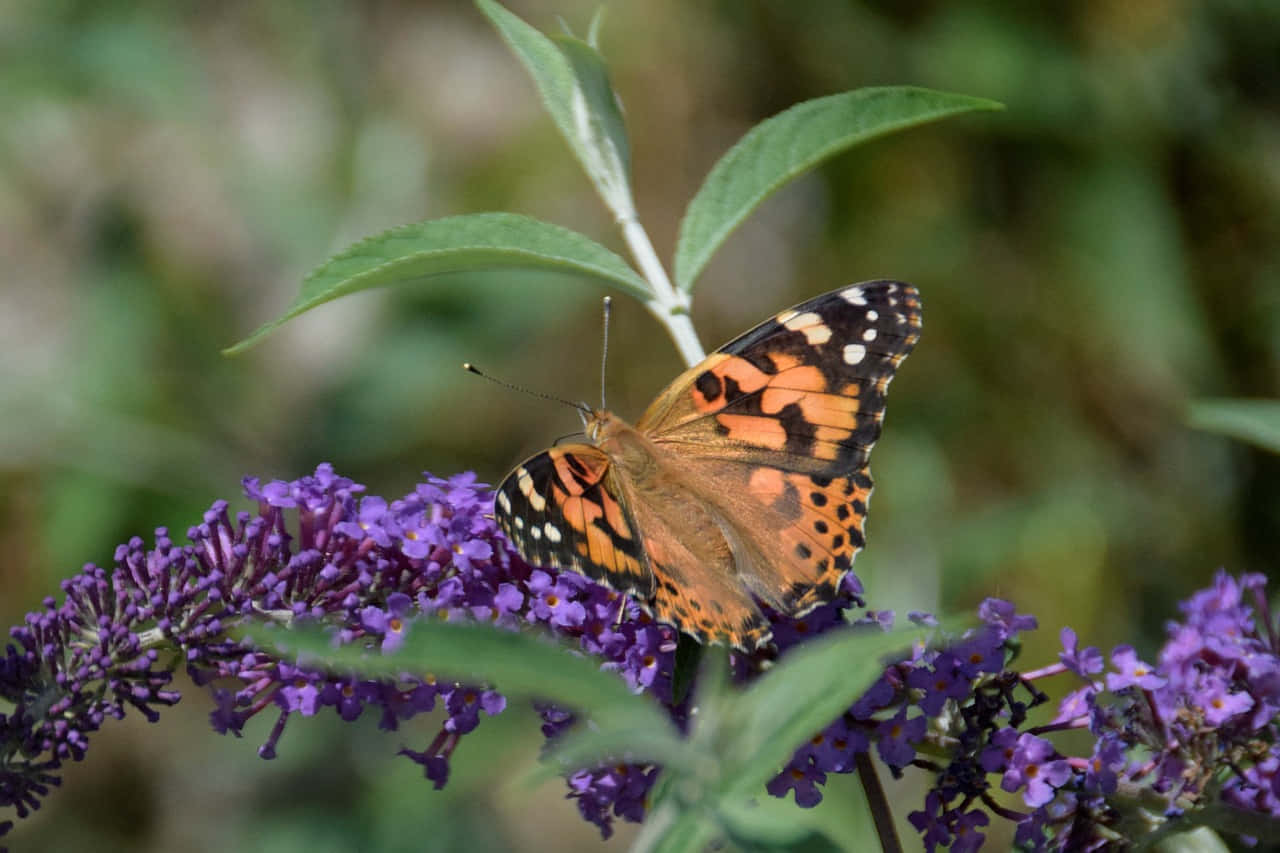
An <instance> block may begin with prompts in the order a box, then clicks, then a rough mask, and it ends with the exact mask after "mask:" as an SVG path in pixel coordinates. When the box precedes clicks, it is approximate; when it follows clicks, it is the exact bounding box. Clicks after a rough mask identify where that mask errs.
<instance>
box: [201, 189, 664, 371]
mask: <svg viewBox="0 0 1280 853" xmlns="http://www.w3.org/2000/svg"><path fill="white" fill-rule="evenodd" d="M497 268H524V269H541V270H556V271H560V272H563V273H566V274H568V275H572V276H576V277H579V278H583V279H586V280H588V281H593V282H595V283H597V284H603V285H606V286H611V287H616V288H619V289H621V290H623V291H625V292H628V293H631V294H632V295H634V296H636V297H637V298H639V299H642V300H643V299H648V298H649V297H650V296H651V293H650V291H649V287H648V285H647V284H646V283H645V281H644V279H642V278H641V277H640V276H639V275H638V274H637V273H636V272H635V270H633V269H632V268H631V267H630V266H628V265H627V262H626V261H624V260H623V259H622V258H620V257H619V256H618V255H616V254H615V253H613V252H611V251H609V250H608V249H606V248H605V247H604V246H601V245H600V244H599V243H597V242H595V241H594V240H592V239H590V238H589V237H586V236H584V235H582V234H579V233H577V232H576V231H571V230H569V229H568V228H562V227H560V226H559V225H552V224H551V223H549V222H542V221H540V220H537V219H531V218H530V217H527V216H519V215H516V214H512V213H477V214H471V215H467V216H450V217H446V218H444V219H433V220H430V221H427V222H418V223H415V224H412V225H403V226H401V227H399V228H393V229H391V230H390V231H385V232H383V233H381V234H378V235H375V236H373V237H369V238H367V239H365V240H362V241H360V242H359V243H356V244H355V245H353V246H351V247H350V248H348V249H346V250H344V251H342V252H339V253H338V254H337V255H335V256H333V257H332V258H330V259H329V260H328V261H326V262H325V263H323V264H321V265H320V266H319V267H317V268H316V269H314V270H312V271H311V273H309V274H308V275H307V277H306V278H305V279H304V280H303V282H302V288H301V290H299V292H298V296H297V298H295V299H294V301H293V304H292V305H290V306H289V309H288V310H287V311H285V313H284V314H283V315H281V316H280V317H278V318H276V319H275V320H272V321H270V322H268V323H265V324H264V325H263V326H262V327H261V328H259V329H258V330H257V331H255V332H254V333H253V334H252V335H250V336H249V337H247V338H245V339H244V340H243V341H240V342H239V343H238V344H235V345H234V346H231V347H229V348H227V349H226V350H224V351H223V352H224V354H226V355H235V354H238V353H241V352H243V351H245V350H247V349H249V348H250V347H252V346H254V345H255V344H257V343H258V342H259V341H261V340H262V338H263V337H265V336H266V335H268V334H270V333H271V332H273V331H274V330H275V329H277V328H278V327H279V326H281V325H282V324H283V323H285V322H286V321H288V320H290V319H292V318H294V317H296V316H298V315H299V314H301V313H303V312H304V311H308V310H310V309H312V308H314V307H316V306H317V305H322V304H324V303H325V302H329V301H331V300H334V299H337V298H338V297H340V296H345V295H347V294H349V293H355V292H357V291H360V290H367V289H369V288H372V287H389V286H392V285H403V284H413V283H417V282H421V281H423V280H425V279H428V278H432V277H435V276H443V275H449V274H453V273H464V272H473V271H476V270H491V269H497Z"/></svg>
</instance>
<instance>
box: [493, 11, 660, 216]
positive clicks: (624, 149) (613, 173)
mask: <svg viewBox="0 0 1280 853" xmlns="http://www.w3.org/2000/svg"><path fill="white" fill-rule="evenodd" d="M476 5H477V6H479V8H480V11H481V12H483V13H484V14H485V16H486V17H488V18H489V20H490V21H491V22H492V23H493V25H494V27H496V28H497V30H498V33H499V35H501V36H502V38H503V40H504V41H506V43H507V45H508V46H509V47H510V48H511V50H512V51H513V52H514V53H515V55H516V57H517V58H518V59H519V60H520V62H521V63H522V64H523V65H524V67H525V70H526V71H528V72H529V76H530V77H532V78H533V82H534V85H535V86H536V87H537V89H538V95H539V96H540V97H541V98H542V104H543V106H545V107H546V108H547V112H549V113H550V114H551V118H552V120H553V121H554V122H555V123H556V127H558V128H560V133H561V134H562V135H563V136H564V138H565V141H567V142H568V143H569V147H570V148H571V149H572V150H573V153H574V155H575V156H577V158H578V161H579V162H580V163H581V164H582V167H583V169H585V170H586V173H587V177H588V178H590V179H591V183H592V184H594V185H595V187H596V190H597V192H599V193H600V196H601V198H603V199H604V203H605V205H606V206H607V207H608V208H609V210H610V212H611V213H613V215H614V216H615V217H617V218H619V219H631V218H634V217H635V204H634V202H633V201H632V197H631V183H630V157H631V153H630V144H629V143H628V141H627V132H626V126H625V125H624V123H623V121H622V114H621V112H620V111H619V110H618V101H617V98H616V97H615V95H614V93H613V87H612V86H611V85H610V84H609V73H608V68H607V66H606V65H605V61H604V58H603V57H601V56H600V54H599V53H597V52H596V50H595V48H593V47H592V46H591V45H590V44H588V43H587V42H584V41H581V40H579V39H576V38H573V37H571V36H561V37H557V38H556V39H555V40H552V39H550V38H548V37H547V36H544V35H543V34H542V33H540V32H538V31H537V30H536V29H534V28H533V27H531V26H529V25H528V24H526V23H525V22H524V21H522V20H520V18H519V17H517V16H516V15H513V14H512V13H511V12H508V11H507V10H506V9H504V8H503V7H502V6H500V5H499V4H497V3H495V2H493V0H476ZM593 26H594V25H593Z"/></svg>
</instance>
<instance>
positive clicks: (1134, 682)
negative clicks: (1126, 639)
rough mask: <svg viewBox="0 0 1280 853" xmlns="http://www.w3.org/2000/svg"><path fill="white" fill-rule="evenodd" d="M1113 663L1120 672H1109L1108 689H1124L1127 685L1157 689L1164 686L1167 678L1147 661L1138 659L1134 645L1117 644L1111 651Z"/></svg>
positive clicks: (1144, 688)
mask: <svg viewBox="0 0 1280 853" xmlns="http://www.w3.org/2000/svg"><path fill="white" fill-rule="evenodd" d="M1111 663H1112V665H1114V666H1115V667H1116V669H1118V670H1119V672H1109V673H1107V689H1108V690H1111V691H1116V690H1122V689H1124V688H1125V687H1133V686H1137V687H1141V688H1142V689H1143V690H1155V689H1157V688H1159V687H1163V686H1164V683H1165V680H1166V679H1165V678H1164V677H1163V676H1161V675H1159V674H1157V673H1156V671H1155V670H1154V669H1153V668H1152V667H1151V666H1150V665H1149V664H1146V663H1143V662H1142V661H1140V660H1139V659H1138V654H1137V652H1135V651H1134V650H1133V646H1116V648H1115V650H1114V651H1113V652H1112V653H1111Z"/></svg>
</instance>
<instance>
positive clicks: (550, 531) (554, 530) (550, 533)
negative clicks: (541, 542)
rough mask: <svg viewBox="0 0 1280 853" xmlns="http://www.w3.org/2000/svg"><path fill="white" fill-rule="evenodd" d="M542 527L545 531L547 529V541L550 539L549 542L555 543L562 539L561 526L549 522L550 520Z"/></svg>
mask: <svg viewBox="0 0 1280 853" xmlns="http://www.w3.org/2000/svg"><path fill="white" fill-rule="evenodd" d="M542 529H543V530H544V531H546V534H547V541H548V542H553V543H554V542H559V541H560V528H559V527H556V526H555V525H554V524H552V523H551V522H549V521H548V522H547V523H546V524H544V525H543V526H542Z"/></svg>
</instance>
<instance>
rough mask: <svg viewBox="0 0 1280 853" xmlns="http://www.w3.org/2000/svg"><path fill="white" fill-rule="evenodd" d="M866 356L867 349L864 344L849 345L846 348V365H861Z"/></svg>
mask: <svg viewBox="0 0 1280 853" xmlns="http://www.w3.org/2000/svg"><path fill="white" fill-rule="evenodd" d="M866 355H867V348H866V347H864V346H863V345H862V344H847V345H846V346H845V348H844V363H845V364H861V363H862V359H864V358H866Z"/></svg>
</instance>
